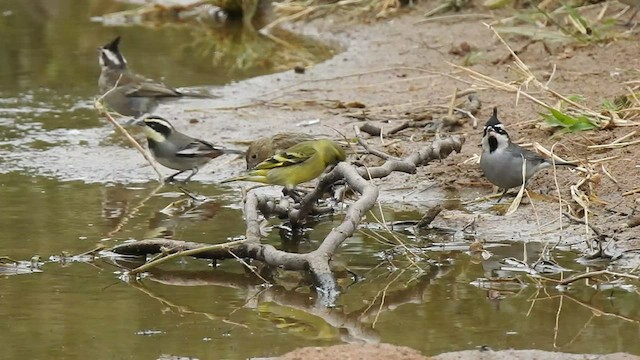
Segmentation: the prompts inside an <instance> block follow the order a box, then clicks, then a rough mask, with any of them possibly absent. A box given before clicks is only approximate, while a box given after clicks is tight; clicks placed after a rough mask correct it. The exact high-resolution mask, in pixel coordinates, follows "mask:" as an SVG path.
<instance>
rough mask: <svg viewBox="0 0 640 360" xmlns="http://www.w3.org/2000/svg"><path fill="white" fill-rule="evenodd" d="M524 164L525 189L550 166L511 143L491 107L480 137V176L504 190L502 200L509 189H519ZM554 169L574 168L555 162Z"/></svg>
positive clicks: (533, 154)
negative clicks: (482, 175) (481, 173)
mask: <svg viewBox="0 0 640 360" xmlns="http://www.w3.org/2000/svg"><path fill="white" fill-rule="evenodd" d="M524 160H526V165H525V166H526V171H525V185H526V182H527V181H529V179H531V177H533V176H534V175H535V174H536V173H537V172H539V171H540V170H542V169H546V168H548V167H551V166H552V165H553V163H552V162H551V160H549V159H545V158H543V157H542V156H540V155H538V154H536V153H534V152H532V151H529V150H527V149H525V148H523V147H522V146H520V145H517V144H514V143H513V142H511V139H510V138H509V134H508V133H507V131H506V130H505V129H504V125H502V123H501V122H500V120H498V109H497V108H495V107H494V108H493V114H492V115H491V118H489V121H487V123H486V125H485V126H484V133H483V137H482V157H481V158H480V167H481V168H482V171H483V173H484V176H485V177H486V178H487V179H488V180H489V181H490V182H491V183H493V184H494V185H496V186H497V187H498V188H500V189H504V192H503V193H502V196H504V195H505V194H506V193H507V191H508V190H509V189H511V188H514V187H517V186H521V185H522V166H523V163H524ZM555 165H558V166H569V167H576V165H574V164H570V163H567V162H562V161H556V162H555ZM502 196H501V197H500V199H502ZM500 199H499V200H498V201H500Z"/></svg>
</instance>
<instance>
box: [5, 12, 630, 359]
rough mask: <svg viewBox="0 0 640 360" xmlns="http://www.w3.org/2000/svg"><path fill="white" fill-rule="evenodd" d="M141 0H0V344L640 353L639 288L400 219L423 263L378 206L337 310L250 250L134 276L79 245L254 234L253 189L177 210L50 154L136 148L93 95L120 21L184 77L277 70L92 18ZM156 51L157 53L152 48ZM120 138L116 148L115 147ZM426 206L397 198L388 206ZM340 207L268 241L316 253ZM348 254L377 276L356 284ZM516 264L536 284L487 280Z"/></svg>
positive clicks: (564, 257)
mask: <svg viewBox="0 0 640 360" xmlns="http://www.w3.org/2000/svg"><path fill="white" fill-rule="evenodd" d="M125 8H126V6H125V5H123V4H120V3H116V2H110V1H104V0H100V1H84V2H77V1H72V0H68V1H44V0H42V1H21V2H17V1H5V0H0V30H1V31H2V35H3V36H0V45H1V46H2V49H3V50H2V51H0V63H1V64H0V65H1V66H0V80H1V81H0V155H1V157H0V202H1V203H0V205H1V209H2V211H1V213H0V229H1V230H2V231H0V256H6V257H9V258H11V259H15V260H20V261H25V262H24V263H21V264H20V266H18V267H15V266H13V264H12V263H11V262H10V261H9V260H8V259H3V260H2V263H3V264H5V265H2V266H0V348H1V349H2V351H0V359H16V358H31V359H62V358H64V359H87V358H92V359H156V358H169V357H170V356H175V357H185V358H187V357H190V358H199V359H245V358H249V357H262V356H276V355H279V354H282V353H284V352H286V351H289V350H292V349H294V348H296V347H299V346H310V345H329V344H336V343H341V342H345V341H346V342H377V341H384V342H389V343H393V344H398V345H406V346H411V347H414V348H416V349H419V350H421V351H423V352H424V353H425V354H437V353H440V352H444V351H450V350H461V349H473V348H478V347H480V346H485V345H486V346H489V347H491V348H493V349H504V348H517V349H525V348H538V349H546V350H560V351H566V352H590V353H605V352H613V351H627V352H631V353H635V354H640V344H638V342H637V339H638V336H639V335H640V329H639V326H638V320H640V310H639V309H640V301H639V300H638V295H637V289H635V288H633V287H625V286H614V287H610V288H606V289H605V290H597V289H595V288H593V287H592V286H590V284H587V283H585V282H584V281H583V282H579V283H575V284H574V285H572V286H571V287H570V288H569V290H565V289H560V288H557V287H555V286H554V284H553V283H544V284H541V285H540V286H537V285H536V281H534V280H532V279H530V278H528V277H527V276H525V275H523V274H521V273H517V272H512V271H506V270H505V269H503V268H501V265H500V264H499V263H498V260H500V259H504V258H507V257H515V258H519V259H521V258H522V257H523V244H510V243H504V244H501V245H502V246H498V247H492V248H490V249H489V250H490V251H491V253H492V256H491V257H489V258H487V259H478V258H476V257H473V256H470V255H469V254H467V253H466V252H464V251H461V250H448V248H445V249H444V250H443V249H441V248H438V247H433V243H434V242H450V241H452V238H453V236H452V235H451V234H447V233H421V234H419V235H418V236H414V235H413V234H411V233H410V232H408V231H406V230H404V229H402V228H398V230H397V231H395V232H394V233H393V234H394V235H395V236H397V237H398V239H400V240H401V241H402V242H403V243H405V244H407V246H408V247H410V248H413V247H415V248H416V249H414V250H413V251H414V252H419V253H420V256H415V257H414V256H411V257H410V259H411V261H409V260H408V258H407V256H405V255H404V254H403V251H405V250H403V249H404V248H403V247H397V246H395V245H390V244H389V242H391V243H392V244H396V243H394V241H396V240H394V239H393V238H391V237H390V235H389V233H388V232H386V231H379V230H376V229H377V228H378V226H377V224H376V223H375V221H374V218H373V217H371V218H370V219H369V221H371V223H369V224H365V226H363V227H362V229H361V231H360V232H358V233H357V234H356V236H354V238H353V239H350V241H349V242H348V243H347V244H346V246H345V247H343V248H342V249H341V252H340V253H339V254H338V256H337V257H336V259H335V266H336V273H337V274H338V277H339V281H340V284H341V286H342V287H343V289H344V291H343V295H342V297H341V298H340V302H339V303H338V304H337V307H335V308H332V309H327V308H325V307H323V306H321V305H317V304H316V302H315V298H314V296H312V295H310V294H311V292H310V291H309V286H308V284H307V283H306V281H305V279H303V278H301V277H300V276H299V275H298V274H294V273H278V274H276V278H277V279H278V284H279V285H275V286H271V287H265V286H263V285H262V281H261V280H260V279H257V278H256V277H255V276H253V275H252V274H249V273H247V272H246V271H245V270H244V268H243V267H242V266H240V264H238V263H237V262H233V261H227V262H224V263H221V264H219V266H217V267H216V268H215V269H214V268H213V266H212V264H211V263H208V262H205V261H196V260H185V261H179V262H175V263H172V264H168V265H166V266H164V267H163V268H162V270H157V271H154V272H152V273H150V274H149V275H147V276H146V277H144V278H143V279H141V280H139V281H135V279H134V280H132V279H127V277H126V276H125V275H124V271H123V268H126V267H131V266H135V264H136V262H135V261H136V260H135V259H131V260H128V261H125V260H123V259H112V258H109V257H107V256H104V257H102V258H99V259H90V258H83V257H72V256H71V255H77V254H80V253H83V252H85V251H88V250H91V249H93V248H95V247H96V246H97V245H103V246H107V247H108V246H112V245H114V244H117V243H121V242H123V241H127V240H131V239H142V238H147V237H169V238H175V239H182V240H189V241H199V242H205V243H218V242H222V241H226V240H228V239H232V238H235V237H237V236H239V235H241V234H242V233H243V231H244V228H243V226H242V223H241V220H240V219H241V212H240V210H239V209H238V203H239V201H238V195H237V194H235V193H232V192H229V191H227V190H223V189H219V188H216V187H215V186H211V185H203V184H198V183H193V184H191V185H190V186H189V188H190V189H191V190H192V191H196V192H198V193H203V194H206V195H208V196H210V197H212V198H213V199H214V201H213V202H211V203H208V204H206V206H203V207H200V208H198V209H194V210H192V211H189V212H188V213H186V214H182V215H181V216H171V215H167V214H164V213H161V212H160V210H161V209H163V208H165V207H167V206H168V205H170V204H171V203H173V202H175V201H177V200H179V199H181V198H182V197H181V193H180V192H179V191H178V189H177V188H175V187H171V186H167V187H163V188H160V189H158V188H156V185H155V184H153V183H148V182H140V183H139V184H136V185H121V184H119V183H117V182H115V183H105V182H100V181H97V180H96V179H100V178H101V176H102V175H103V174H105V173H108V172H109V171H110V170H109V169H108V168H107V169H103V168H99V167H97V168H96V169H95V171H93V173H94V177H93V178H91V179H88V178H86V177H85V176H84V175H81V174H80V175H74V172H73V167H72V166H73V163H70V165H68V168H67V169H61V168H59V169H53V170H52V168H51V167H48V166H47V164H46V163H43V160H42V159H47V160H46V161H49V159H50V158H49V157H44V156H42V154H45V153H46V154H51V153H52V151H54V150H58V149H62V150H60V152H58V153H55V152H54V154H57V155H58V157H59V158H61V159H62V160H64V159H81V158H82V156H83V153H79V154H78V153H77V152H68V149H75V148H74V147H73V145H77V146H80V147H82V148H83V149H85V150H86V151H89V150H90V149H98V150H95V151H100V152H102V153H104V154H106V153H107V152H106V151H105V149H109V152H110V153H112V154H120V153H119V152H118V151H120V150H121V149H122V148H121V147H120V146H119V145H118V144H117V142H115V145H114V142H110V140H108V139H107V140H105V138H108V137H109V136H110V134H111V130H110V129H109V128H108V127H106V126H105V125H104V124H103V123H102V122H101V121H100V120H99V119H98V118H97V117H96V116H95V114H94V113H93V110H92V109H91V106H90V102H91V99H92V98H93V96H95V91H96V79H97V75H98V72H97V71H98V70H97V65H96V59H95V47H96V46H98V45H100V44H102V43H104V42H105V39H106V40H108V39H111V38H112V37H113V36H115V35H116V34H121V35H123V38H125V39H126V42H125V43H124V44H123V48H124V49H125V50H126V51H127V56H128V57H129V58H130V59H131V60H130V62H132V63H133V60H132V59H136V60H135V61H136V63H137V64H138V66H137V68H140V69H144V70H145V74H147V75H149V76H153V77H157V78H162V77H164V78H165V80H166V81H167V82H169V83H171V84H173V85H176V86H190V85H211V84H223V83H225V82H227V81H230V80H234V79H239V78H242V77H243V76H252V75H256V74H259V73H265V72H269V71H272V70H273V69H271V70H270V69H269V68H252V69H245V70H246V71H245V73H244V75H242V76H241V74H240V73H237V74H236V75H233V76H230V75H229V73H228V72H224V71H221V70H220V71H218V70H219V69H218V70H216V69H215V68H214V69H212V68H211V62H210V59H207V61H208V62H207V63H205V62H204V60H202V62H200V60H198V58H188V57H186V56H185V53H183V52H181V51H175V48H180V46H181V44H185V43H186V42H188V41H192V40H193V39H192V38H191V37H190V36H193V35H192V34H191V33H189V32H187V31H184V30H181V29H179V28H175V27H168V28H161V29H150V28H144V27H128V28H108V27H103V26H102V25H100V24H97V23H92V22H90V21H89V20H88V19H89V17H90V16H98V15H101V14H104V13H107V12H113V11H119V10H123V9H125ZM70 19H73V20H70ZM150 38H151V39H158V38H162V39H167V41H163V42H162V43H161V44H159V43H158V42H152V41H149V39H150ZM125 44H126V46H125ZM159 53H161V54H163V56H157V54H159ZM147 54H156V56H154V57H153V61H149V62H144V63H141V60H140V59H144V58H145V56H146V55H147ZM187 58H188V61H189V63H186V62H185V61H187V60H185V59H187ZM191 61H195V62H196V64H193V63H191ZM185 64H189V66H185ZM167 69H174V70H172V71H170V72H167ZM175 69H181V71H176V70H175ZM105 141H106V142H107V143H109V144H110V146H111V147H109V148H107V147H102V146H103V145H101V144H103V143H104V142H105ZM65 149H67V150H65ZM85 150H83V151H85ZM65 151H67V152H65ZM27 156H28V157H29V158H28V161H27V162H25V161H24V157H27ZM105 156H106V155H105ZM62 160H59V159H58V161H59V162H60V163H64V161H62ZM25 164H26V165H25ZM63 170H65V171H64V172H63ZM122 175H123V179H125V180H129V178H125V177H124V175H125V174H122ZM74 176H75V177H74ZM116 178H118V177H117V176H116ZM61 179H64V181H61ZM73 179H76V180H73ZM142 179H144V178H142ZM81 180H82V181H81ZM84 180H91V183H87V181H84ZM138 180H139V179H138ZM122 182H123V183H124V182H125V181H124V180H123V181H122ZM129 184H130V182H129ZM419 217H420V214H419V213H418V212H405V213H398V212H396V213H393V212H391V211H387V212H386V213H385V218H386V220H387V221H394V220H407V219H417V218H419ZM339 218H340V216H339V215H338V216H336V217H335V218H326V219H321V220H318V221H317V222H314V223H313V224H310V226H312V227H313V230H311V231H309V232H308V233H307V234H305V236H303V237H301V238H300V239H298V240H299V241H298V242H293V241H291V240H282V238H281V234H284V233H286V230H282V229H279V228H277V227H274V228H273V229H272V231H271V232H270V234H269V236H268V238H267V241H268V242H270V243H271V244H273V245H275V246H278V247H280V248H286V249H288V250H290V251H301V252H303V251H308V250H309V249H312V248H314V247H315V246H317V244H318V242H319V241H320V240H321V239H322V238H323V237H324V235H326V234H327V233H328V232H329V231H330V229H331V228H332V226H335V225H336V220H337V219H339ZM378 218H379V216H378ZM277 224H278V223H277V222H276V221H274V222H272V225H277ZM385 239H386V240H385ZM455 239H456V240H459V237H455ZM430 246H431V247H430ZM445 250H446V251H445ZM539 253H540V246H539V245H537V244H528V245H527V259H528V260H529V262H532V261H533V260H535V259H536V258H537V257H538V256H539ZM36 256H39V261H38V257H36ZM575 257H576V256H575V255H574V254H572V253H562V252H561V253H558V254H557V255H556V260H557V261H558V262H559V263H560V265H561V266H564V267H566V268H568V269H574V270H580V271H583V270H585V267H584V266H582V265H579V264H578V263H577V262H576V261H575V260H576V259H575ZM345 266H347V267H348V268H349V269H350V270H351V271H352V272H354V273H356V274H358V275H359V276H360V277H361V280H360V281H359V282H356V283H354V282H353V278H352V277H351V275H349V273H348V272H346V271H344V268H345ZM572 274H573V272H570V271H567V272H565V273H564V274H563V276H565V277H567V276H571V275H572ZM513 276H518V277H519V278H520V279H521V280H522V281H523V284H519V283H514V282H488V283H487V282H486V281H485V282H483V281H481V280H480V279H484V278H492V277H500V278H506V277H513ZM550 276H551V275H550ZM555 277H556V278H557V277H558V275H555ZM382 299H384V301H382ZM381 302H382V303H381Z"/></svg>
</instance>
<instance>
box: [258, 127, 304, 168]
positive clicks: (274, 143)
mask: <svg viewBox="0 0 640 360" xmlns="http://www.w3.org/2000/svg"><path fill="white" fill-rule="evenodd" d="M310 140H314V138H313V136H311V135H309V134H304V133H297V132H283V133H278V134H275V135H273V136H266V137H262V138H259V139H256V140H253V141H252V142H251V144H249V147H248V148H247V153H246V157H245V158H246V160H247V170H251V169H253V168H254V167H256V165H258V164H259V163H261V162H263V161H265V160H267V159H268V158H270V157H271V156H273V155H275V154H278V153H280V152H282V151H285V150H287V149H288V148H290V147H292V146H293V145H295V144H298V143H301V142H303V141H310Z"/></svg>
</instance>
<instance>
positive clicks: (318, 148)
mask: <svg viewBox="0 0 640 360" xmlns="http://www.w3.org/2000/svg"><path fill="white" fill-rule="evenodd" d="M346 158H347V155H346V153H345V152H344V150H343V149H342V147H341V146H340V145H339V144H337V143H335V142H333V141H331V140H327V139H318V140H309V141H303V142H300V143H298V144H296V145H293V146H292V147H290V148H288V149H286V150H284V151H282V152H280V153H278V154H276V155H273V156H272V157H270V158H268V159H266V160H264V161H263V162H261V163H259V164H258V165H256V166H255V167H254V168H253V169H251V170H249V171H248V172H247V173H246V174H244V175H241V176H238V177H234V178H230V179H226V180H223V181H222V183H227V182H231V181H254V182H259V183H264V184H270V185H282V186H284V187H285V188H286V189H287V190H293V189H294V188H295V187H296V186H297V185H298V184H301V183H304V182H307V181H311V180H313V179H315V178H317V177H318V176H320V175H321V174H322V173H323V172H324V171H325V169H327V168H328V167H329V166H332V165H335V164H337V163H338V162H340V161H344V160H345V159H346Z"/></svg>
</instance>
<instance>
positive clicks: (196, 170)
mask: <svg viewBox="0 0 640 360" xmlns="http://www.w3.org/2000/svg"><path fill="white" fill-rule="evenodd" d="M198 170H199V169H198V167H197V166H196V167H194V168H193V169H191V175H189V176H187V178H186V179H184V180H183V181H182V182H183V183H186V182H187V181H189V180H191V178H192V177H193V176H194V175H195V174H197V173H198Z"/></svg>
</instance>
